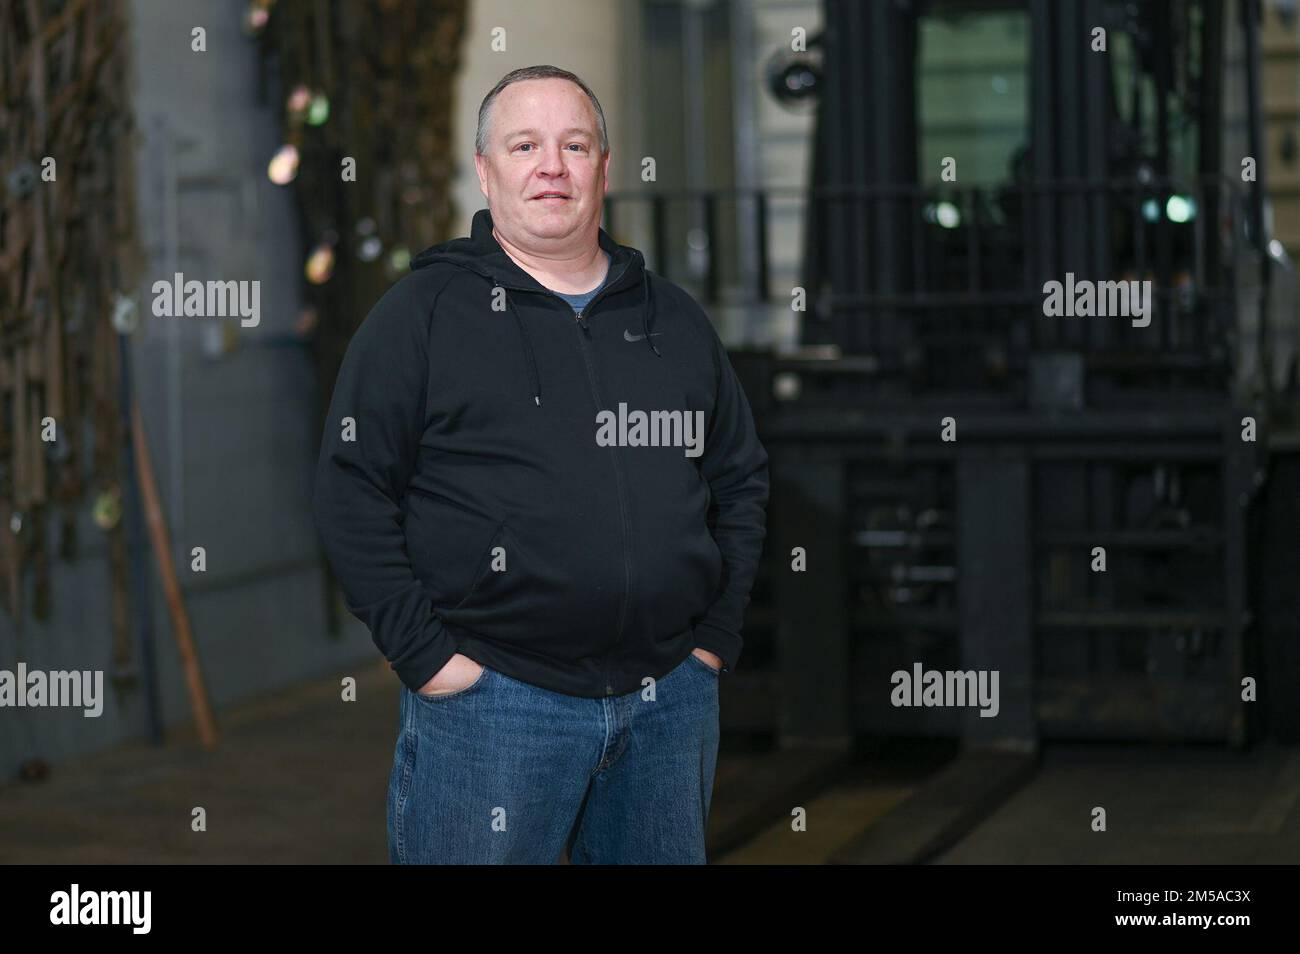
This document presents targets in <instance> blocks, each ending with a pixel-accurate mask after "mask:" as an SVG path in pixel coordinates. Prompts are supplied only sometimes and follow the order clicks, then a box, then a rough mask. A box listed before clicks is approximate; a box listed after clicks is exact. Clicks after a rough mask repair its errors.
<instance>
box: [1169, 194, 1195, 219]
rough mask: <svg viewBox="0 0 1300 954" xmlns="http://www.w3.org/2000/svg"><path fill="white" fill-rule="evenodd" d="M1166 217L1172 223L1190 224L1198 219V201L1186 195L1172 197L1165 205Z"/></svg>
mask: <svg viewBox="0 0 1300 954" xmlns="http://www.w3.org/2000/svg"><path fill="white" fill-rule="evenodd" d="M1165 215H1167V216H1169V221H1170V222H1179V223H1182V222H1190V221H1191V220H1192V219H1194V218H1196V200H1194V199H1193V198H1192V197H1191V196H1186V195H1171V196H1170V197H1169V201H1168V202H1166V203H1165Z"/></svg>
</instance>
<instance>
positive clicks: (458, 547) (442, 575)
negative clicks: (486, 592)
mask: <svg viewBox="0 0 1300 954" xmlns="http://www.w3.org/2000/svg"><path fill="white" fill-rule="evenodd" d="M403 512H404V516H405V519H404V523H403V531H404V533H405V536H406V552H407V556H408V557H409V558H410V561H411V570H412V572H413V573H414V574H415V576H416V578H417V579H419V580H420V581H421V582H422V583H423V584H424V585H425V588H426V589H428V591H429V593H430V595H431V597H432V598H433V602H434V606H435V607H437V608H439V609H445V608H447V607H460V606H462V605H464V604H465V603H466V602H467V601H468V600H469V599H470V597H471V595H472V594H473V593H474V590H475V588H476V587H477V586H478V585H479V584H480V582H481V581H482V580H483V578H484V575H485V573H486V572H488V571H489V568H490V566H491V560H492V549H493V548H494V547H496V546H498V545H500V538H501V535H502V533H503V531H504V526H505V522H504V521H503V520H500V519H498V518H496V517H492V516H489V515H486V514H481V513H478V512H476V511H474V510H470V509H469V508H467V507H464V506H462V505H460V504H459V503H454V502H452V501H450V500H448V499H447V498H445V497H442V496H439V495H437V494H430V493H428V492H426V491H421V490H416V489H414V488H412V489H411V491H410V493H408V495H407V497H406V502H405V505H404V508H403Z"/></svg>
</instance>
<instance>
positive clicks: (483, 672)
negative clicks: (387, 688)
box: [402, 660, 489, 705]
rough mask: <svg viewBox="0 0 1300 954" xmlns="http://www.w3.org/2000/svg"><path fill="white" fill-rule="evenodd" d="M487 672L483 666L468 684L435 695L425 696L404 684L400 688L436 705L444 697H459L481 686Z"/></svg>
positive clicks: (486, 668)
mask: <svg viewBox="0 0 1300 954" xmlns="http://www.w3.org/2000/svg"><path fill="white" fill-rule="evenodd" d="M476 662H477V660H476ZM479 665H480V666H483V664H482V663H479ZM488 672H489V670H488V667H487V666H483V668H482V670H480V671H479V674H478V678H477V679H475V680H474V681H473V682H471V683H470V684H469V685H468V686H465V687H464V688H461V689H457V690H455V691H454V692H440V693H438V694H437V695H435V696H427V695H425V694H424V693H422V692H416V691H415V690H413V689H408V688H407V687H406V686H403V687H402V688H403V689H406V691H407V692H409V693H410V694H411V695H413V696H415V698H417V699H419V700H420V701H421V702H427V703H430V704H432V705H437V704H438V703H440V702H442V701H443V700H444V699H459V698H460V697H461V696H464V695H468V694H469V693H471V692H473V691H475V690H476V689H478V688H479V687H480V686H482V685H483V683H484V682H485V681H486V680H487V677H488Z"/></svg>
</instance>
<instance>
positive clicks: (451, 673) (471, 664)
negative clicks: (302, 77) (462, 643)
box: [420, 653, 483, 696]
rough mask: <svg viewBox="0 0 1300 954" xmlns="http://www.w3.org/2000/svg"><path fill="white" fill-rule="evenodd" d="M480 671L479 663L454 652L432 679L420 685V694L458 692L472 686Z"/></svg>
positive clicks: (481, 667) (434, 694)
mask: <svg viewBox="0 0 1300 954" xmlns="http://www.w3.org/2000/svg"><path fill="white" fill-rule="evenodd" d="M482 672H483V666H482V664H481V663H476V662H475V661H474V660H472V659H470V658H469V657H468V656H465V655H462V654H461V653H456V655H454V656H452V657H451V658H450V659H448V660H447V664H446V665H445V666H443V667H442V668H441V669H439V670H438V671H437V672H436V673H435V674H434V676H433V678H432V679H430V680H429V681H428V682H426V683H425V684H424V685H423V686H421V687H420V695H422V696H445V695H447V694H448V693H452V692H460V691H461V690H462V689H467V688H469V687H470V686H472V685H473V684H474V682H475V681H476V680H477V679H478V677H479V674H480V673H482Z"/></svg>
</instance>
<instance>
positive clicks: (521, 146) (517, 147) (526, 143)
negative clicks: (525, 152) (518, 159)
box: [515, 142, 532, 149]
mask: <svg viewBox="0 0 1300 954" xmlns="http://www.w3.org/2000/svg"><path fill="white" fill-rule="evenodd" d="M531 145H532V143H528V142H521V143H520V144H519V145H518V146H516V147H515V148H516V149H522V148H524V146H531Z"/></svg>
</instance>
